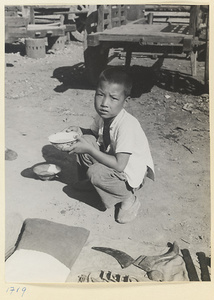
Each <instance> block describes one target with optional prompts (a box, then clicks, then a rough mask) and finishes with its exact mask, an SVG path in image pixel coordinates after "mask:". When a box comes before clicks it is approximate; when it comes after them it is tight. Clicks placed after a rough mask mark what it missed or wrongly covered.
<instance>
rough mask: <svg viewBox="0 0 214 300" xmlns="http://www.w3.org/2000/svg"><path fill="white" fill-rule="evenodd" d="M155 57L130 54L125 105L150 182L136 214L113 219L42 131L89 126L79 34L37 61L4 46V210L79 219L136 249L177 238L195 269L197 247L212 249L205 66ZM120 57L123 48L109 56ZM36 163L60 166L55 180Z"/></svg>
mask: <svg viewBox="0 0 214 300" xmlns="http://www.w3.org/2000/svg"><path fill="white" fill-rule="evenodd" d="M17 51H18V52H17ZM156 61H157V60H156V59H150V58H146V57H133V59H132V64H131V68H130V72H131V74H132V76H133V79H134V89H133V95H132V96H133V98H132V100H131V101H130V102H129V103H128V104H127V107H126V109H127V110H128V111H129V112H130V113H131V114H133V115H134V116H136V117H137V118H138V119H139V121H140V123H141V125H142V127H143V129H144V131H145V133H146V135H147V137H148V140H149V144H150V148H151V152H152V156H153V160H154V165H155V181H154V182H153V181H151V180H150V179H147V180H146V183H145V186H144V187H143V188H142V189H141V190H140V191H138V196H139V198H140V200H141V202H142V205H141V208H140V212H139V215H138V216H137V218H136V219H135V220H134V221H133V222H132V223H129V224H125V225H121V224H118V223H117V222H115V220H114V209H110V210H106V211H102V210H101V208H100V205H99V197H98V196H97V195H96V194H95V193H94V192H90V193H89V192H88V193H86V192H76V191H75V190H74V189H73V188H72V184H73V183H74V182H75V181H76V179H77V175H76V165H75V157H73V156H69V155H67V154H65V153H62V152H60V151H58V150H57V149H55V148H54V147H53V146H52V145H50V144H49V142H48V136H49V135H51V134H52V133H55V132H57V131H60V130H62V129H63V128H65V127H67V126H69V125H80V126H82V127H88V126H89V125H90V123H91V122H92V120H93V116H94V115H95V112H94V109H93V97H94V89H93V88H92V87H91V86H90V84H89V83H87V80H86V78H85V70H84V60H83V49H82V44H81V42H77V41H72V42H71V43H70V44H68V45H66V47H65V49H63V50H59V51H56V52H55V53H50V54H46V57H45V58H40V59H32V58H29V57H27V56H25V55H22V52H20V49H18V48H16V47H14V49H13V51H11V50H10V51H9V50H8V49H7V51H6V53H5V135H6V139H5V140H6V141H5V143H6V147H8V148H10V149H13V150H14V151H16V152H17V154H18V157H17V159H15V160H13V161H8V160H6V161H5V169H6V176H5V180H6V218H7V217H8V216H10V214H11V213H12V212H16V213H18V214H20V215H21V216H22V218H23V220H24V219H26V218H43V219H47V220H51V221H54V222H58V223H63V224H67V225H72V226H80V227H84V228H86V229H88V230H89V231H90V241H93V239H96V240H99V239H103V238H106V239H108V240H110V241H121V242H122V243H123V244H124V245H125V244H126V243H128V241H132V242H134V243H136V244H137V245H140V244H142V245H144V246H145V248H144V249H142V253H141V254H144V252H145V251H146V249H148V247H149V248H150V249H151V248H153V249H154V253H156V252H155V250H156V249H157V247H166V245H167V243H168V242H170V243H173V242H174V241H176V242H177V243H178V245H179V248H180V249H188V250H189V251H190V253H191V255H192V258H193V260H194V263H195V265H196V269H197V271H198V274H199V275H200V268H199V264H198V262H197V256H196V253H197V252H200V251H202V252H204V253H205V254H206V256H207V257H210V255H211V249H210V217H211V216H210V215H211V213H210V177H209V172H210V170H209V166H210V155H209V96H208V95H206V94H205V95H204V93H205V92H204V89H203V79H204V69H205V65H204V61H203V60H202V61H199V62H198V69H197V71H198V72H197V76H195V77H192V76H191V75H190V74H191V71H190V61H189V59H175V58H168V59H165V60H164V62H163V65H162V66H159V67H158V66H156V67H155V68H152V67H151V66H152V65H153V64H154V63H155V62H156ZM124 62H125V60H124V57H123V56H121V57H120V58H118V57H115V58H112V60H111V61H110V63H109V64H111V65H118V66H119V65H121V66H122V65H124ZM156 65H158V63H157V64H156ZM44 161H48V162H52V163H56V164H58V165H59V166H61V168H62V172H61V174H60V176H59V178H58V179H56V180H52V181H41V180H39V179H38V178H36V177H35V174H34V173H33V172H32V167H33V166H34V165H35V164H37V163H40V162H44ZM96 246H99V245H97V244H96ZM124 249H126V248H125V246H124ZM126 252H127V251H126ZM154 253H153V254H154ZM157 254H160V253H157ZM104 256H105V255H104ZM104 256H103V257H104ZM85 264H86V265H87V258H86V261H85Z"/></svg>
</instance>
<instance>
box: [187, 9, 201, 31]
mask: <svg viewBox="0 0 214 300" xmlns="http://www.w3.org/2000/svg"><path fill="white" fill-rule="evenodd" d="M199 11H200V6H199V5H193V6H192V7H191V10H190V23H189V27H190V29H189V33H190V34H193V36H195V35H196V31H197V29H198V27H199V18H198V16H199Z"/></svg>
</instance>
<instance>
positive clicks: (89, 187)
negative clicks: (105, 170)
mask: <svg viewBox="0 0 214 300" xmlns="http://www.w3.org/2000/svg"><path fill="white" fill-rule="evenodd" d="M73 188H74V189H75V190H78V191H87V192H90V191H94V190H95V189H94V186H93V184H92V183H91V181H90V180H89V179H85V180H80V181H77V182H76V183H74V185H73Z"/></svg>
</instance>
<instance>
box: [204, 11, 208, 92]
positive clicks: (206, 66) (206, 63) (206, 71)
mask: <svg viewBox="0 0 214 300" xmlns="http://www.w3.org/2000/svg"><path fill="white" fill-rule="evenodd" d="M204 85H205V92H207V93H209V13H208V14H207V28H206V58H205V72H204Z"/></svg>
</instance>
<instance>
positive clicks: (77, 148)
mask: <svg viewBox="0 0 214 300" xmlns="http://www.w3.org/2000/svg"><path fill="white" fill-rule="evenodd" d="M69 153H77V154H80V153H88V154H89V155H91V156H92V157H93V158H94V159H96V160H97V161H98V162H100V163H101V164H103V165H105V166H107V167H109V168H112V169H115V170H116V171H118V172H122V171H123V170H124V169H125V167H126V165H127V163H128V160H129V157H130V153H124V152H120V153H116V154H115V156H114V155H109V154H107V153H103V152H101V151H99V150H98V149H96V148H94V147H93V146H92V145H90V144H89V143H88V142H87V141H85V140H84V139H83V138H78V140H77V143H75V144H73V145H72V146H71V148H70V152H69Z"/></svg>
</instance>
